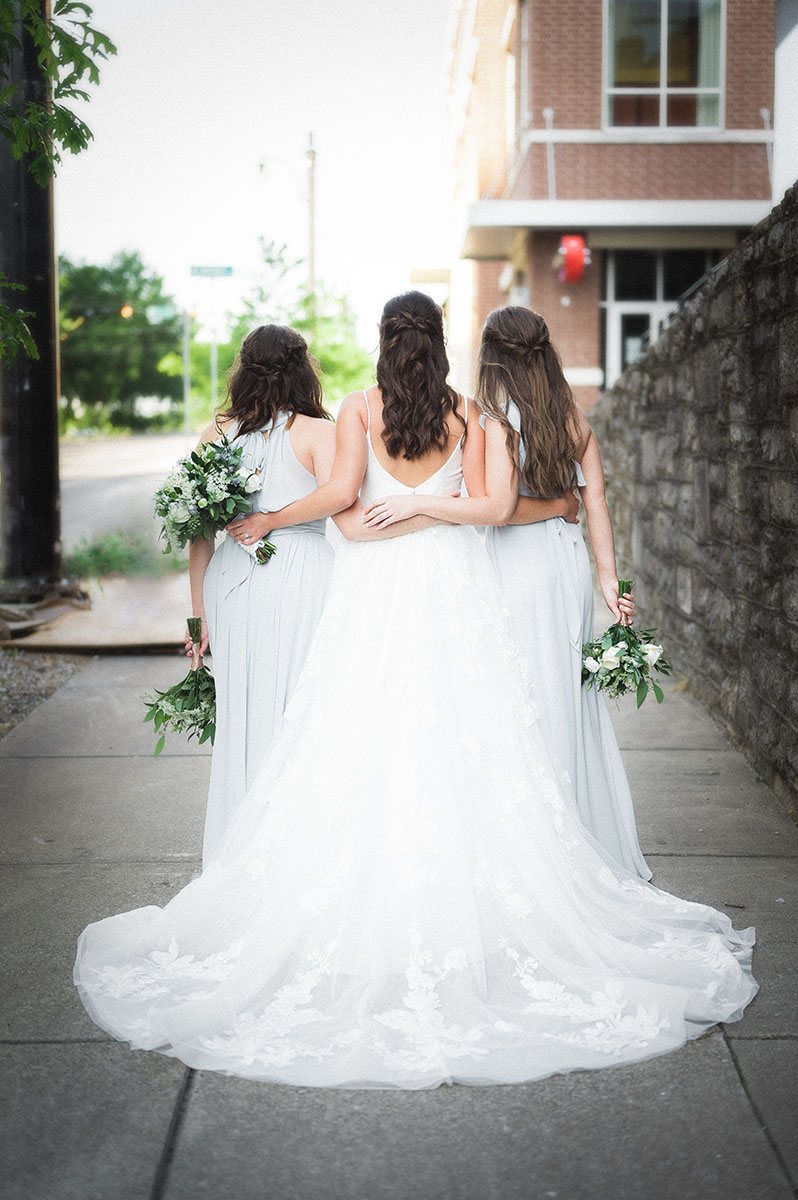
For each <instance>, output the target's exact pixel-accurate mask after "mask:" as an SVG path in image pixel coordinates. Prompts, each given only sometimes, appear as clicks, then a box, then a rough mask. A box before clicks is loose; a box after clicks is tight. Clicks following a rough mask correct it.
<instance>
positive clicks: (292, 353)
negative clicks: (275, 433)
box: [219, 325, 332, 436]
mask: <svg viewBox="0 0 798 1200" xmlns="http://www.w3.org/2000/svg"><path fill="white" fill-rule="evenodd" d="M281 410H283V411H286V412H290V413H291V414H292V415H293V414H296V413H300V414H302V415H303V416H306V417H324V418H326V419H327V420H330V421H331V420H332V417H331V416H330V414H329V413H328V412H327V410H326V409H325V408H324V405H323V404H322V391H321V383H320V381H319V376H318V373H317V370H316V365H315V361H314V360H313V359H312V358H311V356H310V353H309V351H308V345H307V342H306V341H305V339H304V338H303V337H302V335H301V334H300V333H297V331H296V330H295V329H289V328H288V327H287V326H285V325H260V326H259V327H258V328H257V329H253V330H252V333H248V334H247V336H246V337H245V338H244V341H243V342H242V344H241V350H240V351H239V353H238V356H237V357H236V360H235V362H234V363H233V365H232V367H231V368H230V374H229V377H228V381H227V407H226V408H225V409H224V411H223V412H220V413H219V416H220V417H232V418H235V420H237V421H238V433H237V435H236V436H240V435H241V434H244V433H252V432H253V430H257V429H262V428H263V427H264V425H266V424H267V423H268V422H269V421H273V420H274V418H275V417H276V416H277V414H278V412H280V411H281Z"/></svg>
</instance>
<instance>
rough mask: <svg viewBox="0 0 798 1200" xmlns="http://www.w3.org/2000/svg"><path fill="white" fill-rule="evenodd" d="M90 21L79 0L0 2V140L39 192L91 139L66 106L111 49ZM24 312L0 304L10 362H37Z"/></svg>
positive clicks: (10, 283) (1, 338) (13, 286)
mask: <svg viewBox="0 0 798 1200" xmlns="http://www.w3.org/2000/svg"><path fill="white" fill-rule="evenodd" d="M91 19H92V11H91V8H90V7H89V5H88V4H84V3H81V2H79V0H55V4H53V5H51V4H49V3H47V2H43V0H0V137H3V138H5V139H6V140H7V141H8V142H9V144H10V147H11V153H12V155H13V157H14V159H16V160H17V161H21V160H22V161H24V162H25V165H26V167H27V169H28V170H29V171H30V173H31V175H32V176H33V178H34V179H35V180H36V182H37V183H38V184H39V186H40V187H46V186H47V184H48V183H49V182H50V180H51V179H52V177H53V176H54V175H55V174H56V171H57V169H58V166H59V165H60V163H61V161H62V157H61V156H62V153H63V152H69V153H71V154H78V153H80V151H81V150H85V149H86V147H87V146H88V144H89V142H90V141H91V140H92V132H91V130H90V129H89V127H88V125H87V124H86V122H85V121H84V120H83V119H82V118H81V117H79V116H78V114H77V113H76V112H75V111H74V108H73V107H71V106H72V105H74V104H75V103H76V102H81V101H87V100H88V99H89V93H88V91H87V90H86V89H87V87H89V86H90V85H92V84H96V83H98V82H99V78H100V63H101V62H102V61H103V60H105V59H108V58H109V57H110V56H111V55H113V54H115V53H116V47H115V46H114V44H113V42H112V41H111V39H110V38H109V37H108V36H107V35H106V34H104V33H101V32H100V31H99V30H98V29H95V28H94V27H93V25H92V24H91ZM31 51H32V54H31ZM20 56H23V57H24V58H25V60H26V62H28V63H29V62H30V60H31V58H32V59H33V76H34V78H33V81H32V82H33V84H35V86H34V87H31V86H30V84H31V79H30V74H28V76H27V79H26V83H27V84H28V86H23V84H22V82H21V81H20V80H19V78H18V76H17V74H16V73H15V71H14V69H13V66H14V61H15V59H18V58H19V57H20ZM11 290H14V291H19V290H21V285H19V284H18V283H15V282H14V280H10V279H8V278H7V277H6V276H5V275H3V274H2V273H0V291H11ZM30 315H31V314H30V313H29V312H27V311H26V310H25V308H24V307H14V306H12V305H9V304H4V303H0V360H5V361H7V362H10V361H11V360H12V359H13V358H14V357H15V356H16V354H17V353H18V352H19V351H20V350H24V351H25V352H26V353H27V354H28V355H29V356H31V357H36V354H37V351H36V347H35V345H34V343H33V338H32V337H31V333H30V330H29V328H28V324H27V321H28V318H29V317H30Z"/></svg>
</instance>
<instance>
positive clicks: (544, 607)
mask: <svg viewBox="0 0 798 1200" xmlns="http://www.w3.org/2000/svg"><path fill="white" fill-rule="evenodd" d="M507 417H508V419H509V421H510V424H511V425H512V427H513V429H514V430H515V431H516V433H518V434H520V432H521V414H520V413H519V411H518V408H517V406H516V405H515V404H513V403H512V402H511V403H510V404H509V406H508V410H507ZM486 419H487V418H486V416H485V415H483V416H482V417H481V418H480V420H481V423H482V425H483V427H484V424H485V421H486ZM519 455H520V457H521V463H522V464H523V461H524V458H525V450H524V445H523V442H522V441H519ZM577 476H578V482H580V483H584V477H583V476H582V472H581V468H579V466H578V464H577ZM518 490H519V494H520V495H522V496H529V495H530V492H529V489H528V488H527V487H526V486H525V485H524V484H523V482H520V483H519V489H518ZM486 546H487V550H488V554H489V555H490V558H491V560H492V562H493V565H494V567H495V568H496V573H497V575H498V577H499V584H500V587H501V592H502V597H503V599H504V602H505V605H506V607H507V611H508V619H509V623H510V632H511V635H512V638H513V641H514V643H515V645H516V647H517V649H518V650H519V652H520V653H521V655H522V657H523V658H524V659H525V660H526V663H527V667H528V671H529V680H530V686H531V689H532V694H533V699H534V700H535V701H536V703H537V706H538V708H539V715H540V720H541V722H542V725H543V729H544V733H545V741H546V744H547V746H548V748H549V751H550V753H551V757H552V759H553V761H554V762H555V763H556V765H557V766H559V767H560V769H561V770H564V771H566V772H567V773H568V776H569V777H570V780H571V785H572V788H573V792H574V795H575V797H576V804H577V808H578V811H579V817H580V819H581V821H582V823H583V824H584V825H585V826H586V827H587V829H588V830H589V831H590V833H592V834H593V836H594V838H595V839H596V840H597V842H598V843H599V845H600V846H601V847H602V848H603V849H604V850H605V851H606V852H607V853H608V854H609V855H611V857H612V858H614V859H615V860H616V861H617V862H619V863H620V864H621V865H622V866H624V867H626V869H627V870H629V871H633V872H634V873H635V874H637V875H639V876H640V877H641V878H642V879H650V878H651V871H650V870H649V868H648V865H647V863H646V861H645V859H644V858H643V854H642V851H641V849H640V844H639V842H638V840H637V827H636V824H635V815H634V808H633V805H632V797H631V793H630V791H629V784H628V782H627V779H626V772H625V770H624V767H623V762H622V760H621V754H620V750H619V749H618V742H617V740H616V738H615V732H614V730H613V728H612V722H611V720H610V715H609V712H608V710H607V703H606V700H605V699H604V697H603V696H602V695H601V694H600V693H599V692H598V691H596V689H595V688H591V690H590V691H586V690H585V688H584V687H583V686H582V645H583V644H584V643H585V642H587V641H590V640H591V639H592V637H593V580H592V574H591V569H590V559H589V557H588V553H587V547H586V546H585V542H584V538H583V537H582V530H581V528H580V526H579V525H570V524H568V522H566V521H564V520H563V519H562V518H561V517H554V518H552V519H551V520H548V521H539V522H538V523H537V524H535V525H505V526H502V527H501V528H496V527H490V528H488V529H487V530H486ZM607 618H608V619H607V624H609V623H610V619H611V618H610V615H609V612H608V614H607Z"/></svg>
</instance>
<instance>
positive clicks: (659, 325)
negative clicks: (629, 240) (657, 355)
mask: <svg viewBox="0 0 798 1200" xmlns="http://www.w3.org/2000/svg"><path fill="white" fill-rule="evenodd" d="M631 248H632V247H626V246H616V247H614V248H613V249H611V250H609V249H608V250H605V251H604V253H605V254H606V255H607V295H606V297H605V298H604V299H603V300H602V301H601V307H602V308H603V309H604V312H605V316H606V326H605V345H604V360H605V375H606V382H605V387H608V388H611V387H612V385H613V384H614V383H615V381H616V379H617V378H618V376H619V375H620V374H621V372H622V370H624V369H625V368H624V367H623V365H622V361H623V355H622V347H621V318H622V317H623V316H625V315H626V314H628V313H631V314H632V315H633V316H640V317H642V316H646V317H648V344H649V346H651V345H653V344H654V342H655V341H656V340H657V338H658V337H659V335H660V333H661V332H662V330H663V329H664V328H665V326H666V325H667V324H668V321H669V320H670V318H671V316H672V315H673V314H674V313H675V312H676V311H677V308H678V301H677V300H664V299H663V298H662V297H663V295H664V292H665V257H664V256H665V253H666V252H667V250H671V249H672V250H679V249H682V247H680V246H671V247H667V250H665V249H658V248H655V247H651V253H652V254H655V255H656V266H657V273H656V297H655V298H654V299H653V300H616V299H615V254H616V251H618V250H625V249H631ZM634 248H635V249H637V247H634ZM639 249H641V250H645V249H648V247H645V246H640V247H639ZM684 249H690V250H692V249H695V250H703V251H704V254H705V269H706V270H709V269H710V262H709V255H710V254H711V253H712V249H711V248H707V247H704V246H686V247H684Z"/></svg>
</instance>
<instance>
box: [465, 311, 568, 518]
mask: <svg viewBox="0 0 798 1200" xmlns="http://www.w3.org/2000/svg"><path fill="white" fill-rule="evenodd" d="M477 400H478V402H479V404H480V407H481V408H482V409H483V411H484V412H486V413H488V414H489V416H491V417H495V418H497V419H498V420H499V421H500V422H501V424H502V425H503V427H504V429H505V431H506V434H507V449H508V451H509V453H510V456H511V457H512V458H513V459H514V461H515V463H516V466H517V465H518V458H517V455H516V448H515V436H514V432H513V428H512V426H511V425H510V422H509V420H508V419H507V404H508V401H513V402H514V403H515V404H516V405H517V407H518V410H519V412H520V414H521V441H522V442H523V445H524V450H525V451H526V458H525V461H524V465H523V468H522V469H521V471H520V475H521V479H522V480H523V482H524V483H525V484H526V486H527V488H528V489H529V491H530V493H531V494H532V495H533V496H540V497H543V498H545V499H553V498H554V497H555V496H561V495H562V494H563V492H566V491H570V490H572V489H573V488H574V487H575V486H576V468H575V467H574V454H575V452H576V442H575V439H574V429H575V425H576V405H575V404H574V398H573V394H572V392H571V389H570V388H569V386H568V384H567V383H566V381H565V376H564V375H563V371H562V364H561V362H560V356H559V354H558V353H557V351H556V350H555V348H554V346H553V345H552V342H551V338H550V336H549V330H548V326H547V325H546V322H545V321H544V320H543V318H542V317H541V316H539V315H538V313H534V312H532V311H531V310H530V309H528V308H521V307H517V306H511V307H508V308H497V309H494V311H493V312H492V313H491V314H490V315H489V316H488V319H487V321H486V322H485V328H484V329H483V330H482V344H481V346H480V348H479V382H478V384H477Z"/></svg>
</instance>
